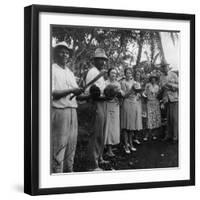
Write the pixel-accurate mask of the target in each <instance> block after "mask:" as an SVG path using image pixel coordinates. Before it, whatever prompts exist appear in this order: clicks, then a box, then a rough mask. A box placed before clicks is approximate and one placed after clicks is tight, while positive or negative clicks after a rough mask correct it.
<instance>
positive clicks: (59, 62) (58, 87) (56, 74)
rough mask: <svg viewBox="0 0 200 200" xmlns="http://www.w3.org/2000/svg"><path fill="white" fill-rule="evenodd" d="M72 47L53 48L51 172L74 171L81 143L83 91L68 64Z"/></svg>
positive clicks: (63, 44)
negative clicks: (79, 118)
mask: <svg viewBox="0 0 200 200" xmlns="http://www.w3.org/2000/svg"><path fill="white" fill-rule="evenodd" d="M70 54H71V50H70V49H69V48H68V47H67V45H66V43H65V42H61V43H58V44H57V45H56V46H55V47H54V49H53V59H54V62H53V64H52V105H51V106H52V108H51V118H52V119H51V120H52V122H51V173H63V172H72V171H73V163H74V155H75V150H76V143H77V129H78V124H77V113H76V108H77V102H76V99H75V98H74V99H72V100H70V96H71V95H78V94H80V93H81V92H82V89H80V88H79V87H78V85H77V83H76V80H75V76H74V74H73V72H72V71H71V70H70V69H69V68H68V62H69V58H70Z"/></svg>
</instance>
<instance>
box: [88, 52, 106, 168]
mask: <svg viewBox="0 0 200 200" xmlns="http://www.w3.org/2000/svg"><path fill="white" fill-rule="evenodd" d="M107 60H108V58H107V56H106V54H105V51H104V49H102V48H97V49H96V50H95V53H94V56H93V61H94V66H92V68H91V69H90V70H89V71H88V74H87V76H86V84H87V83H89V82H90V81H91V80H93V79H94V78H95V77H96V76H98V75H99V74H100V72H101V71H102V70H103V66H104V64H105V62H106V61H107ZM92 87H93V86H92ZM95 87H97V88H99V90H100V94H101V95H102V94H103V91H104V89H105V80H104V77H103V76H102V77H101V78H99V79H98V80H97V81H96V82H95ZM88 90H90V89H88ZM95 106H96V113H95V116H94V117H95V124H94V133H93V135H92V137H91V140H90V143H89V148H88V149H89V155H88V156H89V160H90V170H95V171H98V170H101V168H99V164H100V163H106V161H104V160H103V157H102V154H103V150H104V139H105V124H106V103H105V101H103V100H97V99H96V101H95Z"/></svg>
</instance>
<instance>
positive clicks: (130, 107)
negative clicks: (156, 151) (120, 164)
mask: <svg viewBox="0 0 200 200" xmlns="http://www.w3.org/2000/svg"><path fill="white" fill-rule="evenodd" d="M124 73H125V77H126V78H125V80H123V81H122V82H121V87H122V90H123V92H124V94H125V95H124V101H123V104H122V109H121V129H122V132H123V136H124V149H125V152H126V153H127V154H130V153H131V152H130V150H131V151H136V148H135V147H134V146H133V135H134V132H135V131H139V130H141V129H142V109H141V101H140V94H139V93H138V92H139V91H140V90H141V88H140V85H139V84H137V83H136V82H135V81H134V79H133V78H132V69H131V68H126V69H125V70H124Z"/></svg>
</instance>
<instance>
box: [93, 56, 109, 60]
mask: <svg viewBox="0 0 200 200" xmlns="http://www.w3.org/2000/svg"><path fill="white" fill-rule="evenodd" d="M95 58H101V59H104V60H108V58H107V57H103V56H94V57H93V59H95Z"/></svg>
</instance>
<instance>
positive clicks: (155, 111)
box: [143, 74, 161, 140]
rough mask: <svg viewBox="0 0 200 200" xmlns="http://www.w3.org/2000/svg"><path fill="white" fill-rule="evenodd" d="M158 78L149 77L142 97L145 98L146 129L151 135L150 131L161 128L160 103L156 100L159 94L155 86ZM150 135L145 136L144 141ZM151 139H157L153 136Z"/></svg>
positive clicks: (153, 75) (157, 87) (154, 76)
mask: <svg viewBox="0 0 200 200" xmlns="http://www.w3.org/2000/svg"><path fill="white" fill-rule="evenodd" d="M157 81H158V76H157V75H156V74H151V75H150V77H149V83H147V84H146V87H145V91H144V93H143V94H144V96H145V97H146V98H147V128H148V130H149V132H150V133H152V134H153V132H152V130H154V129H156V128H159V127H160V126H161V113H160V103H159V100H158V98H157V96H158V94H159V86H158V84H157ZM149 136H150V135H146V136H145V138H144V140H148V137H149ZM152 137H153V139H157V138H156V136H155V135H154V134H153V136H152Z"/></svg>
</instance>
